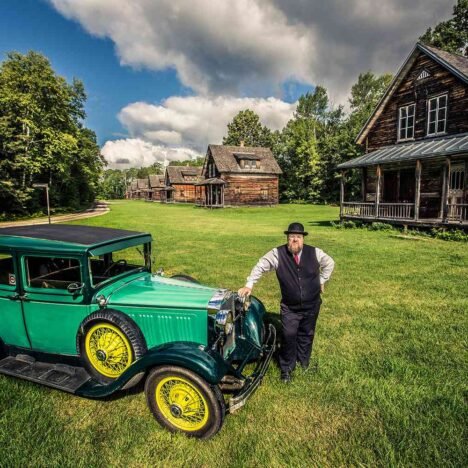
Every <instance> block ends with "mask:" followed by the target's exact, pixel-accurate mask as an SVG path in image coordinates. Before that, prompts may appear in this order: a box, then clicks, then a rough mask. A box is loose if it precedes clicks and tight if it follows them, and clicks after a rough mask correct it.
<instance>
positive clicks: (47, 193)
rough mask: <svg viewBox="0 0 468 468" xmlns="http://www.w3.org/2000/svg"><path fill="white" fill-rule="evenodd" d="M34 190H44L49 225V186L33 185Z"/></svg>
mask: <svg viewBox="0 0 468 468" xmlns="http://www.w3.org/2000/svg"><path fill="white" fill-rule="evenodd" d="M32 186H33V187H34V188H45V191H46V199H47V217H48V218H49V224H50V204H49V184H33V185H32Z"/></svg>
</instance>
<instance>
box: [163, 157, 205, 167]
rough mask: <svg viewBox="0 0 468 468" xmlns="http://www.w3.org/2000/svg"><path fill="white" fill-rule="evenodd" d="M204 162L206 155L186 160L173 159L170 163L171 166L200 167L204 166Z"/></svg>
mask: <svg viewBox="0 0 468 468" xmlns="http://www.w3.org/2000/svg"><path fill="white" fill-rule="evenodd" d="M204 162H205V157H204V156H199V157H198V158H195V159H186V160H185V161H171V162H170V163H169V166H196V167H200V166H203V163H204Z"/></svg>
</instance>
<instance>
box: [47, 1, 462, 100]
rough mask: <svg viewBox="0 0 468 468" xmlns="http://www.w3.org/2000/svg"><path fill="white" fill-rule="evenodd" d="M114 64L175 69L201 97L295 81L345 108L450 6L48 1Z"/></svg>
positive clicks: (261, 91) (270, 91) (276, 89)
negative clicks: (367, 79)
mask: <svg viewBox="0 0 468 468" xmlns="http://www.w3.org/2000/svg"><path fill="white" fill-rule="evenodd" d="M49 1H50V2H51V3H52V5H53V6H54V7H55V8H56V9H57V10H58V11H59V12H60V13H62V14H63V15H64V16H66V17H67V18H70V19H73V20H76V21H78V22H79V23H80V24H82V25H83V27H84V28H85V29H86V30H87V31H88V32H89V33H91V34H93V35H96V36H98V37H107V38H110V39H111V40H112V41H113V42H114V44H115V46H116V52H117V54H118V56H119V58H120V61H121V63H122V64H124V65H129V66H132V67H135V68H139V67H146V68H149V69H152V70H163V69H167V68H174V69H175V70H176V71H177V73H178V76H179V78H180V80H181V82H182V83H183V84H184V85H186V86H189V87H191V88H192V89H193V90H194V91H196V92H197V94H203V95H227V94H229V95H233V96H240V95H244V96H245V95H255V96H262V97H266V96H270V95H275V96H280V89H281V85H282V84H283V83H284V82H285V81H287V80H289V79H296V80H298V81H302V82H305V83H309V84H313V85H315V84H322V85H324V86H325V87H327V88H328V89H329V90H330V93H331V95H332V97H333V98H334V100H335V102H340V103H344V101H345V98H346V96H347V94H348V92H349V89H350V86H351V84H352V83H353V82H355V81H356V78H357V75H358V74H359V72H361V71H366V70H368V69H372V70H373V71H374V72H378V73H382V72H395V71H396V69H397V68H398V65H399V64H401V62H402V61H403V59H404V57H405V56H406V55H407V54H408V53H409V51H410V49H411V47H412V45H413V44H414V43H415V42H416V40H417V38H418V36H419V35H420V34H422V33H423V32H424V31H425V30H426V28H427V27H429V26H432V25H434V24H436V23H437V22H439V21H440V20H442V19H444V18H447V17H450V14H451V11H452V8H453V3H454V2H448V1H447V0H413V1H411V2H409V1H408V0H380V1H379V2H378V4H377V3H376V2H375V1H374V0H346V1H343V0H327V1H323V0H309V1H304V0H234V1H213V0H132V1H128V0H80V1H76V0H49Z"/></svg>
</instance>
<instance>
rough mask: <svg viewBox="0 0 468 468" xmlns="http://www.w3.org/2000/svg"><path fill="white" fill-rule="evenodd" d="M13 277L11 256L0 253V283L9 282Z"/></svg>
mask: <svg viewBox="0 0 468 468" xmlns="http://www.w3.org/2000/svg"><path fill="white" fill-rule="evenodd" d="M11 275H13V277H14V268H13V257H11V255H8V256H7V255H3V254H0V284H10V278H11V277H12V276H11Z"/></svg>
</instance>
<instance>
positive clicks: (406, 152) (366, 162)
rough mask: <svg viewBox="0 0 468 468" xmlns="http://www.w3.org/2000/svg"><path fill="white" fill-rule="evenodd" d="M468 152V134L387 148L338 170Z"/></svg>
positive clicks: (363, 156) (362, 157)
mask: <svg viewBox="0 0 468 468" xmlns="http://www.w3.org/2000/svg"><path fill="white" fill-rule="evenodd" d="M466 151H468V133H461V134H459V135H455V136H444V137H438V138H431V139H427V140H419V141H413V142H411V143H403V144H402V143H400V144H398V145H392V146H385V147H383V148H380V149H378V150H376V151H372V152H371V153H367V154H364V155H362V156H359V157H358V158H354V159H351V160H350V161H346V162H344V163H342V164H339V165H338V169H350V168H352V167H364V166H373V165H375V164H386V163H393V162H400V161H414V160H416V159H422V160H423V159H434V158H440V157H445V156H450V155H453V154H459V153H464V152H466Z"/></svg>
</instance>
